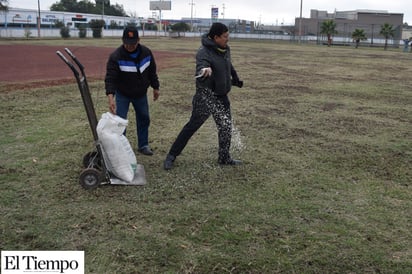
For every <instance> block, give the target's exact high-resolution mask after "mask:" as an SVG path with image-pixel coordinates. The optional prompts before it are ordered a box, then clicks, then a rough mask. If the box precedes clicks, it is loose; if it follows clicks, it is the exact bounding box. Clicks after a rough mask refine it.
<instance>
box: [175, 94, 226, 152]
mask: <svg viewBox="0 0 412 274" xmlns="http://www.w3.org/2000/svg"><path fill="white" fill-rule="evenodd" d="M192 108H193V109H192V116H191V117H190V120H189V122H187V124H186V125H185V126H184V127H183V129H182V130H181V131H180V133H179V135H178V136H177V138H176V141H175V142H174V143H173V145H172V147H171V148H170V151H169V154H170V155H173V156H175V157H176V156H179V155H180V153H181V152H182V151H183V149H184V148H185V146H186V144H187V143H188V142H189V139H190V138H191V137H192V136H193V134H194V133H195V132H196V131H197V130H198V129H199V128H200V127H201V126H202V125H203V123H204V122H206V120H207V119H208V118H209V117H210V115H212V116H213V119H214V121H215V123H216V127H217V130H218V138H219V159H220V160H226V159H230V154H229V149H230V141H231V138H232V116H231V113H230V101H229V98H228V97H227V96H215V95H213V93H212V91H210V90H204V89H203V90H200V89H199V90H197V92H196V94H195V95H194V96H193V100H192Z"/></svg>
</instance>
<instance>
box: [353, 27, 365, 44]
mask: <svg viewBox="0 0 412 274" xmlns="http://www.w3.org/2000/svg"><path fill="white" fill-rule="evenodd" d="M352 39H353V40H355V43H356V46H355V48H358V47H359V42H360V41H361V40H366V39H368V38H366V34H365V31H364V30H363V29H355V31H354V32H352Z"/></svg>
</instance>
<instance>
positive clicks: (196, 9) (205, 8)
mask: <svg viewBox="0 0 412 274" xmlns="http://www.w3.org/2000/svg"><path fill="white" fill-rule="evenodd" d="M38 1H40V9H41V10H49V9H50V6H51V5H52V4H53V3H56V2H59V1H57V0H38ZM38 1H36V0H9V6H10V7H14V8H28V9H37V8H38V5H37V4H38ZM78 1H79V0H78ZM90 1H92V2H94V0H90ZM301 1H302V4H303V5H302V16H303V17H307V18H308V17H310V10H311V9H317V10H326V11H328V12H329V13H332V12H334V11H335V10H337V11H348V10H358V9H368V10H380V11H381V10H383V11H388V12H390V13H403V14H404V17H403V18H404V22H408V23H409V25H412V5H411V0H391V1H389V0H286V1H285V0H226V1H220V0H172V1H171V2H172V10H171V11H162V19H180V18H182V17H188V18H190V17H192V16H193V17H201V18H210V16H211V8H212V7H216V8H219V18H226V19H245V20H251V21H256V22H261V23H263V24H266V25H280V24H282V23H283V24H285V25H290V24H294V21H295V17H299V16H300V4H301ZM149 2H150V1H149V0H144V1H142V0H110V3H111V4H112V5H114V4H116V3H117V4H119V5H123V7H124V10H125V11H126V13H127V14H136V15H137V16H142V17H152V13H153V11H150V9H149ZM191 3H193V6H192V5H191ZM192 7H193V9H192ZM155 14H157V15H158V12H155Z"/></svg>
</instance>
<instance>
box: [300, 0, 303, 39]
mask: <svg viewBox="0 0 412 274" xmlns="http://www.w3.org/2000/svg"><path fill="white" fill-rule="evenodd" d="M302 2H303V0H300V16H299V44H300V43H301V42H302V41H301V40H302Z"/></svg>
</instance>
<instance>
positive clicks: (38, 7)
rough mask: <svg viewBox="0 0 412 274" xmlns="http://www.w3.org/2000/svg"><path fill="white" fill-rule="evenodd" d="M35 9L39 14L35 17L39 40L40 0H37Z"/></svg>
mask: <svg viewBox="0 0 412 274" xmlns="http://www.w3.org/2000/svg"><path fill="white" fill-rule="evenodd" d="M37 9H38V12H39V14H38V15H37V37H39V38H40V20H41V19H40V0H37Z"/></svg>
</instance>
